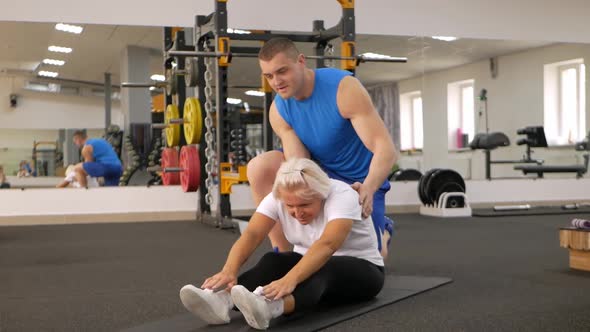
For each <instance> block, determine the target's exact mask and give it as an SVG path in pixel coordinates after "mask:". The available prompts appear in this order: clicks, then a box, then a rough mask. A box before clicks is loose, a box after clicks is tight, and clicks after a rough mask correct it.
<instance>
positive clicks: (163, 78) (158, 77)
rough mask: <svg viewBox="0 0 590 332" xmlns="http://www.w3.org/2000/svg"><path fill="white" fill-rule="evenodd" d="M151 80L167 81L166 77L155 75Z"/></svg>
mask: <svg viewBox="0 0 590 332" xmlns="http://www.w3.org/2000/svg"><path fill="white" fill-rule="evenodd" d="M150 79H151V80H153V81H158V82H164V81H165V80H166V76H164V75H160V74H154V75H152V76H150Z"/></svg>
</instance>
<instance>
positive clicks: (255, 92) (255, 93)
mask: <svg viewBox="0 0 590 332" xmlns="http://www.w3.org/2000/svg"><path fill="white" fill-rule="evenodd" d="M244 93H245V94H247V95H248V96H255V97H264V94H265V93H264V92H262V91H258V90H248V91H246V92H244Z"/></svg>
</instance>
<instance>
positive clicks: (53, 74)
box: [38, 70, 59, 77]
mask: <svg viewBox="0 0 590 332" xmlns="http://www.w3.org/2000/svg"><path fill="white" fill-rule="evenodd" d="M38 75H39V76H45V77H57V75H59V74H58V73H56V72H54V71H45V70H41V71H40V72H39V73H38Z"/></svg>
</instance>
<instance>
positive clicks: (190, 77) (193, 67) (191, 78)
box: [184, 58, 199, 87]
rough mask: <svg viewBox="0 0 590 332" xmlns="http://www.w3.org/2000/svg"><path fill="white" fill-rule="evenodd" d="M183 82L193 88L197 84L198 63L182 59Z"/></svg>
mask: <svg viewBox="0 0 590 332" xmlns="http://www.w3.org/2000/svg"><path fill="white" fill-rule="evenodd" d="M184 82H185V84H186V86H190V87H194V86H197V84H198V83H199V62H198V61H197V59H195V58H185V59H184Z"/></svg>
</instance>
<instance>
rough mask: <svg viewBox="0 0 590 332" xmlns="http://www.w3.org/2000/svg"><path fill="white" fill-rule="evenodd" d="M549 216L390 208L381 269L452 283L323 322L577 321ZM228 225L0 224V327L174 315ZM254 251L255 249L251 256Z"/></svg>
mask: <svg viewBox="0 0 590 332" xmlns="http://www.w3.org/2000/svg"><path fill="white" fill-rule="evenodd" d="M576 217H579V218H590V215H587V214H586V215H583V214H582V215H571V214H570V215H552V216H525V217H501V218H466V219H463V218H456V219H437V218H431V217H423V216H417V215H399V216H394V219H395V220H396V222H397V226H398V233H397V235H396V236H395V238H394V240H393V243H392V247H391V251H392V255H391V257H390V259H389V261H388V262H387V264H388V266H389V269H388V271H387V273H392V274H399V275H420V276H441V277H451V278H453V279H454V282H453V283H451V284H449V285H446V286H443V287H440V288H437V289H434V290H432V291H429V292H426V293H423V294H420V295H417V296H414V297H411V298H409V299H406V300H403V301H401V302H398V303H394V304H392V305H389V306H386V307H384V308H382V309H378V310H376V311H373V312H370V313H368V314H365V315H363V316H361V317H358V318H355V319H353V320H349V321H345V322H342V323H340V324H338V325H335V326H333V327H331V328H329V329H327V331H359V330H372V331H391V330H396V331H588V330H589V329H590V296H588V294H590V272H579V271H574V270H570V269H569V267H568V253H567V250H566V249H562V248H560V247H559V240H558V228H559V227H562V226H567V225H568V224H569V222H570V220H571V219H572V218H576ZM237 236H238V234H237V232H231V231H227V230H219V229H215V228H212V227H210V226H206V225H201V224H198V223H196V222H162V223H128V224H89V225H60V226H24V227H0V331H3V332H5V331H115V330H120V329H124V328H129V327H133V326H138V325H142V324H145V323H147V322H152V321H157V320H162V319H166V318H168V317H171V316H174V315H178V314H183V313H185V309H184V308H183V307H182V304H181V303H180V300H179V299H178V290H179V289H180V287H182V286H183V285H184V284H187V283H196V284H198V283H199V282H201V281H202V280H203V277H204V276H207V275H210V274H211V273H214V272H217V271H218V269H219V268H220V267H221V265H222V263H223V260H224V257H225V255H226V253H227V251H228V249H229V247H230V245H231V243H232V242H233V241H234V240H235V239H236V237H237ZM261 253H262V251H258V252H257V255H260V254H261Z"/></svg>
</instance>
